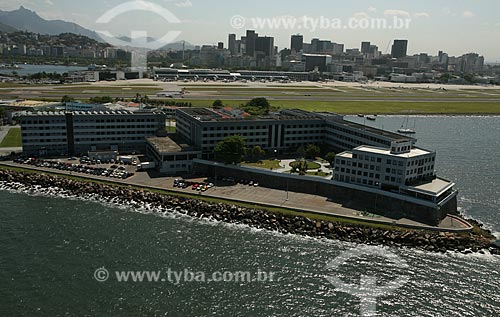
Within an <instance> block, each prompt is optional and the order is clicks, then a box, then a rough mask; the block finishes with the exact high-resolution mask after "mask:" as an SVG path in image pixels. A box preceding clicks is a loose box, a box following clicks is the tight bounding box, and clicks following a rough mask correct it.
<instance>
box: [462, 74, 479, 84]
mask: <svg viewBox="0 0 500 317" xmlns="http://www.w3.org/2000/svg"><path fill="white" fill-rule="evenodd" d="M475 77H476V76H474V74H465V75H464V79H465V80H466V81H467V82H468V83H471V84H473V83H474V82H475V81H476V79H475Z"/></svg>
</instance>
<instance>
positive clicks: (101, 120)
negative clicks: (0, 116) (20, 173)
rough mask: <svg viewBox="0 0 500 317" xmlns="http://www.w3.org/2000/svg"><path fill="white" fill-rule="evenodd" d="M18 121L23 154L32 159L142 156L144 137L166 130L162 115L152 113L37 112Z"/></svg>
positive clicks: (144, 144) (144, 143)
mask: <svg viewBox="0 0 500 317" xmlns="http://www.w3.org/2000/svg"><path fill="white" fill-rule="evenodd" d="M20 120H21V131H22V142H23V152H24V153H25V154H28V155H34V156H49V155H54V156H64V155H69V156H73V155H81V154H84V155H87V153H88V152H89V151H105V150H106V151H107V150H111V151H119V152H120V153H122V154H124V153H134V152H138V153H144V152H145V150H146V137H149V136H155V135H157V134H158V133H161V132H164V131H165V115H164V114H160V113H152V112H136V113H133V112H129V111H87V112H78V111H76V112H50V113H49V112H41V113H40V112H39V113H28V114H26V115H24V116H22V117H21V119H20Z"/></svg>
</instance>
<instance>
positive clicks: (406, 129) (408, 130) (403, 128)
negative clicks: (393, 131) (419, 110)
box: [398, 116, 417, 134]
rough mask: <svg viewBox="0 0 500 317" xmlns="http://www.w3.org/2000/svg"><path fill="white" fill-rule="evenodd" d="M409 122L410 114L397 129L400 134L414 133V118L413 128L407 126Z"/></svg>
mask: <svg viewBox="0 0 500 317" xmlns="http://www.w3.org/2000/svg"><path fill="white" fill-rule="evenodd" d="M409 122H410V116H408V117H407V118H406V119H405V120H404V121H403V124H402V125H401V128H399V129H398V132H399V133H401V134H416V133H417V132H416V131H415V126H416V125H417V120H416V119H415V125H414V127H413V129H411V128H409V127H408V124H409Z"/></svg>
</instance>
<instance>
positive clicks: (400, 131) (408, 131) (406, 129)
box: [398, 128, 417, 134]
mask: <svg viewBox="0 0 500 317" xmlns="http://www.w3.org/2000/svg"><path fill="white" fill-rule="evenodd" d="M398 132H399V133H401V134H415V133H417V132H416V131H415V130H413V129H409V128H401V129H399V130H398Z"/></svg>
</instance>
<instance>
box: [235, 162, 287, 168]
mask: <svg viewBox="0 0 500 317" xmlns="http://www.w3.org/2000/svg"><path fill="white" fill-rule="evenodd" d="M242 165H244V166H252V167H259V168H265V169H268V170H270V169H278V168H281V166H280V161H276V160H263V161H259V162H257V163H249V162H244V163H243V164H242Z"/></svg>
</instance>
